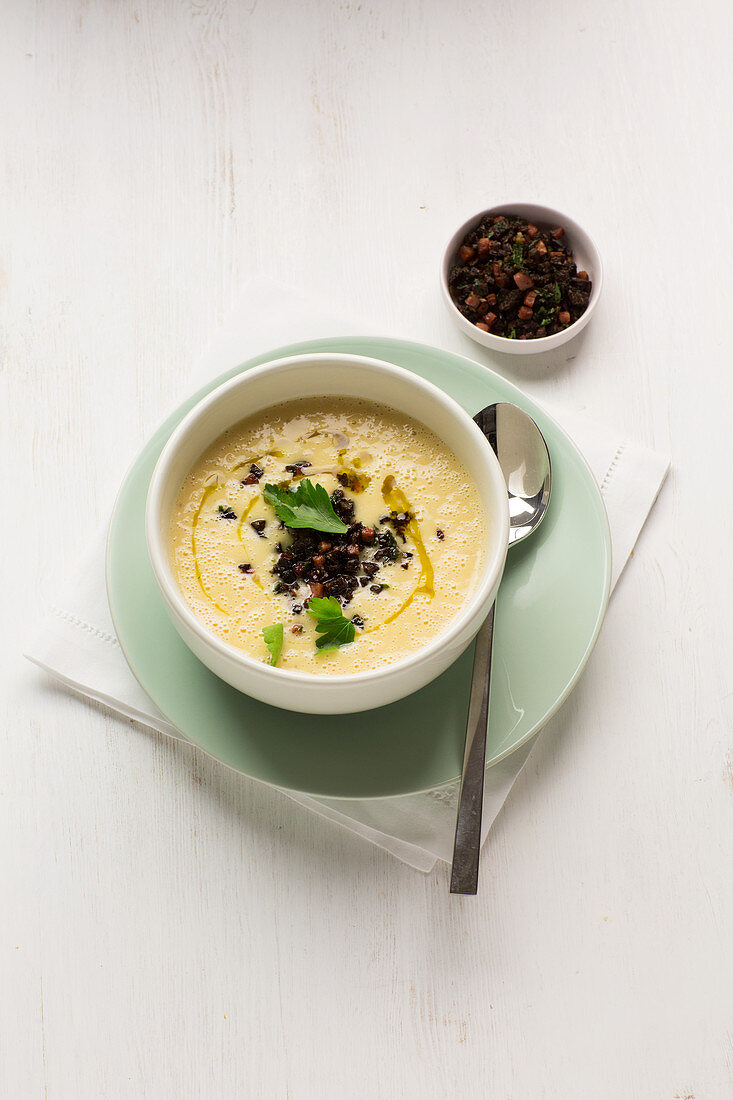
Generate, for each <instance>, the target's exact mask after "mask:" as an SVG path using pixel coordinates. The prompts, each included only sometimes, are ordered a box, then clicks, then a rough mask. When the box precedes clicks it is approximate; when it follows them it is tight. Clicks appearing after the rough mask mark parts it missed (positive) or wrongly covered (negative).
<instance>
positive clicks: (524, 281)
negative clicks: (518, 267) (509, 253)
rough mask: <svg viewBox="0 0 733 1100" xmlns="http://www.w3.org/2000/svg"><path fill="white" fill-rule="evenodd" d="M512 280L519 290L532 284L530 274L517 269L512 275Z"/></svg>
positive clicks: (526, 288)
mask: <svg viewBox="0 0 733 1100" xmlns="http://www.w3.org/2000/svg"><path fill="white" fill-rule="evenodd" d="M514 282H515V283H516V284H517V286H518V287H519V289H520V290H529V289H530V287H533V286H534V281H533V279H532V276H531V275H528V274H527V272H526V271H518V272H517V274H516V275H515V276H514Z"/></svg>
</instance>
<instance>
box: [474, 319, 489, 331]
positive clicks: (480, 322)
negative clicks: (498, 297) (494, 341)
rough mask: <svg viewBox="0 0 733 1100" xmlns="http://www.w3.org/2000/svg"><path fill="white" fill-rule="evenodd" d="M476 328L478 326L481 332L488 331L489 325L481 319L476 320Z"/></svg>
mask: <svg viewBox="0 0 733 1100" xmlns="http://www.w3.org/2000/svg"><path fill="white" fill-rule="evenodd" d="M476 328H480V329H481V331H482V332H488V331H489V326H488V325H485V324H484V322H483V321H477V322H476Z"/></svg>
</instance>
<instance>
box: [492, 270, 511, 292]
mask: <svg viewBox="0 0 733 1100" xmlns="http://www.w3.org/2000/svg"><path fill="white" fill-rule="evenodd" d="M494 281H495V282H496V285H497V286H498V287H501V289H502V290H506V288H507V287H508V286H509V284H510V283H511V279H510V278H509V276H508V275H505V274H504V272H503V271H502V273H501V275H497V276H496V279H495V280H494Z"/></svg>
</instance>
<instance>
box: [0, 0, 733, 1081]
mask: <svg viewBox="0 0 733 1100" xmlns="http://www.w3.org/2000/svg"><path fill="white" fill-rule="evenodd" d="M0 25H2V28H3V31H2V35H0V81H1V82H2V84H1V92H2V96H1V100H0V101H1V102H2V104H3V110H2V116H1V121H0V128H1V133H2V154H1V156H2V159H1V164H2V178H1V188H0V195H1V196H2V199H1V201H0V265H2V291H1V292H0V305H1V309H2V324H3V338H2V354H3V366H2V374H1V376H0V377H1V379H2V408H3V430H2V471H3V478H4V486H5V488H4V507H3V512H4V515H5V520H6V524H5V528H4V535H3V538H2V542H1V543H0V549H1V552H2V578H3V597H2V611H3V623H4V629H3V660H2V676H3V681H4V686H3V694H2V706H3V719H2V725H1V734H0V736H1V737H2V747H1V750H0V752H1V756H0V829H1V832H0V883H2V901H1V903H0V1004H1V1009H0V1063H1V1065H0V1095H2V1097H4V1098H5V1097H7V1098H9V1100H16V1098H18V1100H26V1098H33V1097H36V1096H48V1097H50V1098H52V1100H57V1098H62V1100H87V1098H88V1100H101V1098H104V1100H107V1098H110V1100H118V1098H128V1097H132V1098H138V1097H149V1098H152V1100H161V1098H165V1100H167V1098H175V1100H178V1098H181V1097H185V1098H188V1097H191V1098H193V1097H196V1098H198V1097H202V1098H205V1100H209V1098H212V1100H218V1098H227V1100H228V1098H235V1097H236V1098H239V1097H247V1098H249V1097H252V1098H255V1100H258V1098H265V1100H269V1098H280V1097H282V1098H285V1097H289V1098H291V1100H302V1098H306V1100H310V1098H318V1100H322V1098H326V1100H342V1098H348V1100H351V1098H362V1097H363V1098H366V1100H372V1098H382V1097H390V1098H391V1097H408V1098H412V1097H415V1098H418V1097H419V1098H430V1100H432V1098H436V1100H443V1098H453V1097H471V1098H474V1097H476V1098H484V1097H488V1098H491V1100H495V1098H498V1100H504V1098H506V1100H509V1098H511V1100H538V1098H551V1100H554V1098H556V1097H557V1098H560V1100H576V1098H577V1100H617V1098H620V1097H624V1098H626V1097H631V1098H637V1097H638V1098H640V1100H647V1098H650V1100H656V1098H660V1100H673V1098H676V1097H689V1096H694V1097H695V1098H696V1100H710V1098H714V1100H718V1098H728V1097H730V1096H731V1095H733V744H732V737H731V724H732V723H731V716H732V715H731V711H732V707H731V703H732V700H733V675H732V674H731V664H732V658H733V652H732V648H731V631H730V620H731V612H732V611H733V600H732V596H733V586H732V584H731V567H730V557H731V551H730V547H731V543H732V541H733V525H732V523H731V502H730V492H729V490H728V489H727V481H728V480H729V475H728V476H726V473H725V471H726V470H727V469H728V467H729V465H730V458H731V454H732V449H731V428H733V386H732V384H731V377H732V373H733V372H732V370H731V358H730V343H731V338H732V329H731V307H730V300H731V297H730V283H731V275H730V272H731V256H732V255H733V252H732V249H731V244H732V241H731V227H732V221H731V213H730V210H731V206H730V186H731V184H730V179H731V168H732V167H733V164H732V158H731V150H730V132H731V130H730V127H731V109H730V104H731V101H733V66H731V63H730V42H731V34H732V32H733V16H732V15H731V9H730V5H729V4H728V3H725V2H724V0H720V2H716V0H700V2H698V3H695V4H693V3H692V2H691V0H688V2H684V3H683V2H682V0H678V2H677V3H673V4H669V3H666V2H664V0H647V2H646V3H643V4H640V3H636V2H632V0H608V2H607V3H605V4H600V3H595V4H594V3H583V2H581V0H562V2H558V3H553V4H550V3H544V4H542V3H539V2H534V0H524V2H519V0H516V2H509V0H504V2H499V0H496V2H495V3H493V4H489V3H484V4H481V3H475V4H474V5H473V6H472V7H467V6H465V5H458V4H451V3H442V2H440V0H431V2H428V0H423V2H422V3H420V2H419V0H415V2H413V3H400V2H398V0H394V2H389V0H372V2H371V3H355V2H352V3H345V2H344V3H341V4H336V3H330V2H327V0H319V2H318V3H315V2H313V0H311V2H308V3H301V4H296V3H286V2H285V0H259V2H258V0H251V2H247V0H242V2H234V0H232V2H229V3H226V2H214V0H211V2H209V3H206V2H204V0H201V2H199V3H186V2H184V0H139V2H136V0H37V2H35V3H34V2H32V0H2V2H1V3H0ZM512 197H514V198H516V199H520V198H525V197H529V198H530V199H531V198H537V199H538V200H539V201H542V202H547V203H549V204H553V205H556V206H558V207H560V208H561V209H562V208H564V209H567V211H568V212H569V213H571V214H573V215H575V216H576V217H577V218H578V219H579V220H580V221H582V222H584V223H585V224H587V225H588V227H589V228H590V229H591V232H593V233H594V235H595V236H596V237H597V239H598V242H599V244H600V247H601V250H602V252H603V254H604V257H605V260H606V265H607V286H606V290H605V294H604V298H603V301H602V303H601V306H600V309H599V312H598V314H597V315H596V317H595V318H594V320H593V323H592V324H591V325H590V327H589V329H588V330H587V335H584V337H581V338H580V339H579V340H578V341H576V342H574V343H573V344H571V345H570V346H569V347H567V348H564V349H559V351H558V352H556V353H554V354H552V355H548V356H547V357H546V358H545V357H542V358H535V359H533V360H531V361H527V362H526V363H522V361H521V360H519V361H517V360H513V361H506V360H504V359H501V361H500V360H499V358H498V357H495V358H493V359H492V358H491V356H490V355H489V354H486V355H485V356H484V357H483V358H484V361H485V362H487V363H490V364H491V365H493V366H498V367H499V369H501V370H503V371H505V372H506V373H507V374H508V375H509V376H510V377H511V378H512V379H513V380H515V381H518V382H519V383H520V384H522V385H524V386H525V387H526V388H527V389H528V390H529V391H530V392H532V393H533V394H534V395H536V396H538V397H540V398H547V399H549V400H553V401H555V402H562V401H565V402H572V403H573V404H576V405H577V404H580V405H586V406H587V407H588V410H589V411H591V412H592V413H593V414H594V415H595V416H596V417H601V418H604V419H605V420H606V421H607V422H608V423H609V424H613V425H615V426H617V427H619V428H620V429H621V430H622V431H623V432H625V433H628V435H629V437H631V438H634V439H637V440H639V441H642V442H647V443H649V444H652V445H654V446H656V447H658V448H659V449H661V450H669V451H671V453H672V456H673V462H674V467H673V472H672V474H671V477H670V479H669V481H668V483H667V485H666V487H665V489H664V490H663V493H662V496H661V498H660V501H659V503H658V505H657V507H656V509H655V512H654V514H653V516H652V518H651V520H650V522H649V524H648V526H647V527H646V529H645V530H644V532H643V534H642V537H641V540H640V542H639V544H638V547H637V551H636V554H635V558H634V560H633V561H632V562H631V563H630V565H629V567H628V569H627V571H626V573H625V575H624V576H623V577H622V579H621V583H620V584H619V587H618V589H617V591H616V593H615V595H614V598H613V601H612V604H611V608H610V611H609V614H608V618H607V621H606V625H605V628H604V631H603V633H602V636H601V639H600V642H599V644H598V648H597V650H596V652H595V654H594V656H593V658H592V660H591V663H590V665H589V667H588V670H587V672H586V674H585V676H584V678H583V680H582V682H581V685H580V687H579V688H578V690H577V691H576V692H575V694H574V695H573V697H572V698H571V700H570V702H569V703H568V704H567V705H566V707H565V708H564V710H563V712H562V714H561V716H560V717H559V719H557V720H556V721H555V722H554V723H553V726H552V729H551V731H550V735H549V736H547V737H545V739H544V740H543V742H542V744H541V746H540V747H539V751H537V752H536V753H535V754H534V755H533V756H532V758H531V760H530V764H529V766H528V769H527V770H526V772H525V773H524V774H523V775H522V777H521V778H520V780H519V782H518V783H517V784H516V786H515V788H514V790H513V792H512V795H511V797H510V799H509V801H508V803H507V805H506V807H505V809H504V811H503V812H502V814H501V816H500V818H499V820H498V822H497V825H496V827H495V829H494V830H493V832H492V834H491V837H490V840H489V842H488V845H487V848H486V851H485V862H484V878H483V888H482V891H481V894H480V896H479V897H478V898H476V899H467V900H464V901H462V902H461V901H459V900H457V899H455V898H451V897H449V895H448V889H447V886H448V874H447V869H445V868H444V867H442V866H441V868H440V870H438V871H436V872H435V873H434V874H432V875H430V876H428V877H422V876H421V875H419V874H417V873H415V872H414V871H411V870H409V869H407V868H405V867H403V866H402V865H400V864H398V863H397V862H395V861H394V860H393V859H391V858H390V857H388V856H386V855H384V854H383V853H381V852H378V851H376V850H375V849H373V848H371V847H370V846H369V845H367V844H365V843H363V842H362V841H359V840H357V839H356V838H353V837H351V836H349V835H347V834H345V833H343V832H340V831H338V830H337V829H335V828H333V827H332V826H330V825H328V824H326V823H324V822H322V821H319V820H316V819H315V818H313V817H311V816H308V815H307V814H306V813H304V812H302V811H301V810H300V809H299V808H298V807H296V806H293V805H291V804H289V803H288V802H287V801H286V800H285V799H284V798H283V797H280V796H278V795H275V794H273V793H270V792H268V791H267V790H265V789H262V788H261V787H259V786H256V785H254V784H253V783H250V782H248V781H247V780H245V779H243V778H242V777H239V776H237V775H235V774H232V773H230V772H228V771H226V770H225V769H224V768H222V767H220V766H218V765H217V764H215V763H212V762H211V761H210V760H208V759H206V758H204V757H203V756H202V755H201V754H199V753H197V752H195V751H193V750H191V749H189V748H187V747H185V746H182V745H180V744H173V743H170V742H168V741H166V740H165V739H163V738H160V737H157V736H153V735H150V734H148V733H146V732H145V731H144V730H142V729H139V728H135V727H133V726H131V725H130V724H128V723H126V722H124V721H121V720H119V719H117V718H115V717H114V716H112V715H110V714H108V713H106V712H104V711H103V710H102V709H100V708H95V707H93V706H89V705H86V704H83V703H80V702H79V701H78V700H77V699H75V698H72V697H71V696H69V695H67V694H65V693H64V692H63V691H61V690H59V689H57V688H55V687H53V686H52V685H51V684H50V683H49V682H48V681H46V680H45V679H43V678H42V677H41V675H40V674H39V673H37V672H36V671H35V670H33V669H32V668H31V667H30V666H25V665H24V663H23V661H22V660H21V658H20V656H19V649H20V647H21V645H22V643H23V641H24V639H25V638H26V637H27V635H28V631H29V630H30V628H31V627H32V624H33V622H34V621H35V620H36V618H37V616H38V615H39V614H40V612H41V610H42V609H43V607H44V606H45V605H46V603H47V602H49V601H50V600H51V599H52V598H53V596H54V593H55V591H56V588H57V585H58V582H59V580H60V579H63V577H64V576H65V574H66V573H67V572H68V570H69V568H70V567H71V566H72V565H73V563H74V561H75V559H76V557H77V555H78V552H79V549H80V545H81V543H82V542H83V541H84V539H85V538H86V537H87V536H88V535H89V534H90V533H91V532H92V531H93V530H95V529H96V527H97V524H98V523H99V522H101V520H102V519H103V518H104V517H105V516H106V514H107V513H108V510H109V508H110V505H111V501H112V498H113V496H114V493H115V490H116V487H117V485H118V483H119V480H120V478H121V476H122V474H123V472H124V470H125V468H126V466H127V465H128V463H129V462H130V460H131V458H132V456H133V455H134V453H135V451H136V450H137V448H138V447H139V446H140V444H141V442H142V441H143V439H145V437H146V435H147V434H148V433H150V431H151V430H152V429H153V427H154V426H155V424H156V422H157V421H158V420H159V418H160V417H161V414H162V413H163V411H165V410H167V409H168V408H170V407H171V406H172V405H173V404H174V403H176V402H177V401H178V400H179V399H180V397H181V376H182V375H185V371H186V369H187V365H188V364H189V363H190V362H191V361H192V360H193V358H194V357H195V356H196V355H197V354H198V352H199V350H200V348H201V346H202V344H203V343H204V342H205V340H206V338H207V336H208V334H209V333H210V332H211V331H212V330H213V329H214V328H215V327H216V325H217V323H218V321H219V320H220V319H221V317H222V316H223V315H224V313H225V312H226V307H227V302H228V301H229V299H230V296H231V294H232V292H233V289H234V288H235V287H236V286H237V285H238V284H239V282H240V281H241V280H243V279H245V278H247V277H249V276H250V275H252V274H257V273H265V274H271V275H274V276H276V277H278V278H281V279H284V280H286V281H292V282H294V283H296V284H306V285H307V286H308V287H309V288H311V289H313V288H314V287H315V288H321V289H322V290H323V292H324V293H325V294H326V296H327V297H328V298H329V299H330V303H331V305H332V307H333V308H335V309H337V310H338V309H341V308H345V309H353V308H354V306H356V307H357V309H358V311H359V312H360V313H361V314H363V315H366V316H369V317H373V318H374V327H375V330H377V329H379V328H380V326H384V327H386V326H387V324H390V325H394V324H395V323H399V324H400V325H401V326H402V327H403V329H404V331H405V334H407V335H413V336H416V337H417V338H420V339H424V340H426V341H432V342H437V343H442V344H444V345H446V346H450V347H454V348H458V349H459V350H463V351H465V352H467V353H469V354H474V353H475V354H476V355H477V357H481V355H482V353H481V352H480V349H478V348H474V345H472V344H471V343H470V342H469V341H466V340H464V339H463V338H462V337H459V336H458V335H457V333H455V332H454V330H453V329H452V327H451V325H450V323H449V321H448V319H447V317H446V316H444V314H443V310H442V306H441V304H440V301H439V298H438V293H437V288H436V272H437V264H438V257H439V254H440V250H441V245H442V242H443V239H444V237H445V236H447V234H448V233H449V232H450V231H451V230H452V228H453V227H454V225H455V223H456V222H457V221H458V220H459V219H462V218H463V217H464V216H465V215H467V214H468V213H471V212H472V211H474V210H475V209H478V208H479V207H481V205H482V204H489V203H493V202H495V201H501V200H502V199H505V198H512Z"/></svg>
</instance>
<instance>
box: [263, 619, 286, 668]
mask: <svg viewBox="0 0 733 1100" xmlns="http://www.w3.org/2000/svg"><path fill="white" fill-rule="evenodd" d="M262 637H263V638H264V639H265V645H266V646H267V648H268V649H269V651H270V664H271V665H276V664H277V662H278V661H279V660H280V654H281V653H282V651H283V624H282V623H273V625H272V626H263V627H262Z"/></svg>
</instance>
